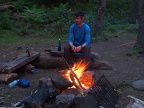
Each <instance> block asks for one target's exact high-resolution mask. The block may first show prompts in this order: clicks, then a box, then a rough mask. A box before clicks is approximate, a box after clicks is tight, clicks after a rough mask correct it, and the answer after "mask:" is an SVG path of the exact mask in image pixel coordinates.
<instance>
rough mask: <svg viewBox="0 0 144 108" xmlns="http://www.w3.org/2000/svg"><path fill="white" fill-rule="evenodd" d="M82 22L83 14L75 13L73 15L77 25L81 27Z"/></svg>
mask: <svg viewBox="0 0 144 108" xmlns="http://www.w3.org/2000/svg"><path fill="white" fill-rule="evenodd" d="M83 20H84V14H83V12H77V13H75V22H76V24H77V25H79V26H81V25H82V23H83Z"/></svg>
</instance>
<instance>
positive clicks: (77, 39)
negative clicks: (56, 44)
mask: <svg viewBox="0 0 144 108" xmlns="http://www.w3.org/2000/svg"><path fill="white" fill-rule="evenodd" d="M89 44H90V27H89V26H88V25H87V24H86V23H84V14H83V13H82V12H77V13H75V23H74V24H72V25H71V26H70V29H69V36H68V45H67V46H65V47H64V57H65V59H66V61H67V62H68V63H69V64H70V65H73V64H72V63H71V54H72V53H81V54H82V59H83V61H84V62H85V63H88V62H90V60H91V48H90V46H89Z"/></svg>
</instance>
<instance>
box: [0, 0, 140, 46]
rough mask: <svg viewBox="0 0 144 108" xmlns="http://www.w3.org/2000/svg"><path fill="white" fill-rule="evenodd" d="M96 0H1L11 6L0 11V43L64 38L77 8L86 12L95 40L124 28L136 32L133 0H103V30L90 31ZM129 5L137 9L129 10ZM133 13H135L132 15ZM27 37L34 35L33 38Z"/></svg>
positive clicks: (93, 21)
mask: <svg viewBox="0 0 144 108" xmlns="http://www.w3.org/2000/svg"><path fill="white" fill-rule="evenodd" d="M98 1H99V0H77V1H76V0H67V1H65V0H59V1H56V0H3V1H2V0H1V1H0V6H6V5H12V6H14V8H13V9H8V10H6V11H0V43H1V44H21V43H29V42H30V43H37V42H38V43H39V42H41V43H42V42H48V41H57V40H58V38H61V39H63V40H64V41H65V40H66V39H67V36H68V30H69V26H70V25H71V24H72V23H74V16H73V14H74V13H75V12H77V11H83V12H84V13H85V22H86V23H88V24H89V25H90V27H91V34H92V35H91V36H92V40H94V41H99V40H106V39H108V38H109V37H111V36H118V35H119V36H121V35H122V34H123V32H129V33H137V32H138V27H139V25H138V17H139V14H140V12H139V11H138V10H136V8H135V7H134V6H133V7H132V2H133V1H135V0H106V9H105V14H104V21H103V25H102V33H101V34H99V35H95V34H93V32H94V25H95V24H96V21H95V20H96V14H97V9H98ZM137 3H138V2H137ZM139 5H140V3H139ZM139 7H140V6H139ZM132 9H133V10H135V11H137V12H135V11H134V12H132ZM133 13H135V16H136V17H133V16H132V14H133ZM28 37H33V40H32V39H31V38H28Z"/></svg>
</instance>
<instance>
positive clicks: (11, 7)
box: [0, 5, 15, 11]
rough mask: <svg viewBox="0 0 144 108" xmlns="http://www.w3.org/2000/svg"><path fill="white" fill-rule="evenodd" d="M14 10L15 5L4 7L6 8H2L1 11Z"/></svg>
mask: <svg viewBox="0 0 144 108" xmlns="http://www.w3.org/2000/svg"><path fill="white" fill-rule="evenodd" d="M14 8H15V6H13V5H4V6H0V11H6V10H13V9H14Z"/></svg>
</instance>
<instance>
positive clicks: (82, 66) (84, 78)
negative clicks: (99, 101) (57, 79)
mask: <svg viewBox="0 0 144 108" xmlns="http://www.w3.org/2000/svg"><path fill="white" fill-rule="evenodd" d="M88 65H89V63H84V62H83V61H82V60H81V61H79V62H77V63H75V64H74V66H73V67H72V71H73V72H74V73H75V74H76V76H77V78H78V79H79V81H80V83H81V85H82V87H83V88H85V89H89V88H90V87H91V86H92V85H93V83H94V82H93V77H92V74H89V73H87V72H85V70H86V68H87V66H88ZM70 73H71V70H68V71H67V72H66V74H65V75H64V77H65V78H67V79H69V81H71V82H73V81H72V80H71V78H70ZM75 82H76V84H77V85H79V84H78V81H77V80H76V79H75ZM73 87H74V86H73Z"/></svg>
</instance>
